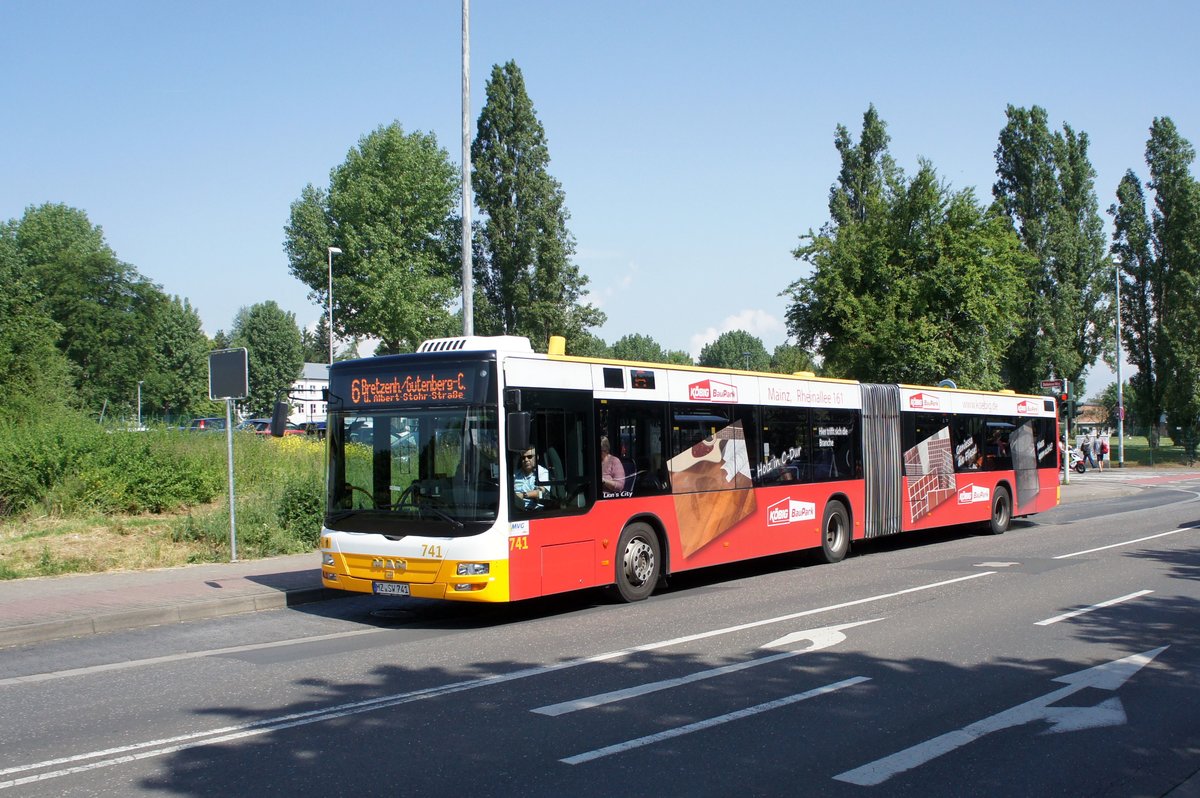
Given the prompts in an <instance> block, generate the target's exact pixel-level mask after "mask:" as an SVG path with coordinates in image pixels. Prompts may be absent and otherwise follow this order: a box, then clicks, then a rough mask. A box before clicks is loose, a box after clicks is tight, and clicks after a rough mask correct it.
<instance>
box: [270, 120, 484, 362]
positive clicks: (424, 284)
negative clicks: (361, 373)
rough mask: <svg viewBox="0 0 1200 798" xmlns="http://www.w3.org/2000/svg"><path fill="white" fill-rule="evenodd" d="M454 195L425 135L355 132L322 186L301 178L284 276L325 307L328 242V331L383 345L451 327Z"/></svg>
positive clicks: (446, 165) (408, 346) (444, 162)
mask: <svg viewBox="0 0 1200 798" xmlns="http://www.w3.org/2000/svg"><path fill="white" fill-rule="evenodd" d="M458 198H459V186H458V170H457V169H456V168H455V167H454V165H453V164H452V163H450V160H449V156H448V155H447V154H446V151H445V150H443V149H441V148H440V147H438V144H437V139H436V138H435V137H434V136H433V134H431V133H430V134H426V133H419V132H418V133H411V134H405V133H404V131H403V129H402V128H401V127H400V125H399V124H397V123H393V124H391V125H388V126H386V127H380V128H378V129H377V130H375V131H373V132H372V133H370V134H368V135H366V136H364V137H363V138H361V139H360V140H359V142H358V146H357V147H355V148H353V149H351V150H350V152H349V153H348V154H347V156H346V160H345V162H344V163H343V164H341V165H340V166H338V167H336V168H334V169H333V170H332V172H331V173H330V180H329V189H328V190H327V191H326V190H321V189H318V188H314V187H313V186H312V185H311V184H310V185H308V186H305V188H304V190H303V191H302V192H301V194H300V198H299V199H298V200H296V201H295V202H293V203H292V206H291V216H290V220H289V222H288V224H287V226H286V228H285V241H284V249H285V250H286V252H287V256H288V268H289V270H290V272H291V273H292V275H293V276H295V277H296V278H297V279H299V280H300V281H301V282H303V283H304V284H305V285H307V286H308V287H309V288H310V289H312V291H311V293H310V296H311V297H312V298H313V299H314V300H316V301H318V302H320V303H321V304H322V305H323V306H327V303H328V300H329V289H328V283H329V263H330V261H329V251H328V248H329V247H331V246H333V247H337V248H339V249H341V250H342V253H341V254H340V255H336V254H335V255H334V256H333V261H332V263H333V304H334V328H335V329H334V333H335V335H338V336H344V337H354V338H366V337H373V338H378V339H379V340H380V346H379V350H378V351H379V352H380V353H389V352H402V351H412V350H414V349H415V348H416V346H417V345H418V344H419V343H421V341H423V340H425V339H427V338H433V337H440V336H444V335H447V334H449V333H451V332H452V325H453V310H452V304H453V302H454V300H455V299H456V298H457V297H458V292H459V290H460V289H459V284H460V282H461V268H460V265H459V259H458V253H457V249H456V248H457V244H458V240H459V238H458V234H457V233H456V232H455V228H456V226H457V225H458V224H459V222H458V221H457V217H456V216H455V213H454V209H455V207H456V206H457V203H458ZM326 357H328V355H326Z"/></svg>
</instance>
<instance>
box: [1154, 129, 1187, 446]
mask: <svg viewBox="0 0 1200 798" xmlns="http://www.w3.org/2000/svg"><path fill="white" fill-rule="evenodd" d="M1195 159H1196V150H1195V149H1194V148H1193V147H1192V145H1191V143H1190V142H1189V141H1187V139H1185V138H1183V136H1181V135H1180V134H1179V131H1178V130H1177V129H1176V127H1175V123H1174V122H1173V121H1171V119H1170V118H1169V117H1161V118H1156V119H1155V120H1154V121H1153V123H1151V125H1150V139H1149V141H1147V142H1146V163H1147V164H1148V165H1149V167H1150V182H1149V184H1148V186H1149V188H1150V189H1151V190H1152V191H1153V192H1154V212H1153V214H1152V215H1151V229H1152V230H1153V231H1154V243H1155V249H1156V252H1157V254H1158V261H1159V269H1160V270H1161V272H1160V273H1161V275H1162V278H1161V282H1162V287H1161V296H1162V305H1161V308H1160V313H1159V318H1158V322H1159V326H1160V335H1161V344H1162V348H1163V350H1164V354H1165V357H1164V358H1163V360H1164V364H1163V365H1164V370H1163V371H1161V372H1159V375H1158V376H1159V377H1160V379H1164V382H1165V385H1164V386H1163V404H1164V407H1165V409H1166V412H1167V420H1168V425H1169V428H1170V430H1171V437H1172V438H1173V439H1174V441H1175V443H1176V444H1177V445H1182V446H1183V447H1184V449H1185V451H1186V454H1187V459H1188V460H1189V461H1193V460H1195V459H1196V446H1197V443H1198V437H1200V184H1198V183H1197V181H1196V180H1195V179H1194V178H1193V177H1192V175H1191V168H1192V163H1193V162H1194V161H1195Z"/></svg>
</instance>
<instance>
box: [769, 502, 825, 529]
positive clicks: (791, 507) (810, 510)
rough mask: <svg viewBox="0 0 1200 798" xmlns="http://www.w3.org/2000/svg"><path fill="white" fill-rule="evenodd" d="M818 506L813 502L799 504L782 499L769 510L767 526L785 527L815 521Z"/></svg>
mask: <svg viewBox="0 0 1200 798" xmlns="http://www.w3.org/2000/svg"><path fill="white" fill-rule="evenodd" d="M816 518H817V505H815V504H813V503H812V502H798V501H796V500H794V499H790V498H788V499H780V500H779V501H777V502H775V503H774V504H772V505H771V506H770V507H768V508H767V526H783V525H784V524H794V523H797V522H798V521H815V520H816Z"/></svg>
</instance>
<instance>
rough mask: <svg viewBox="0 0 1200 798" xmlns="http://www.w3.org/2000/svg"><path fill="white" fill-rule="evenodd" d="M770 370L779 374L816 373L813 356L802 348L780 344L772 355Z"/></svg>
mask: <svg viewBox="0 0 1200 798" xmlns="http://www.w3.org/2000/svg"><path fill="white" fill-rule="evenodd" d="M770 370H771V371H774V372H776V373H778V374H795V373H796V372H798V371H812V372H814V373H815V372H816V370H817V366H816V364H815V363H814V362H813V358H812V354H810V353H809V352H808V350H806V349H805V348H804V347H802V346H796V345H795V344H786V343H785V344H780V345H779V346H777V347H775V351H774V352H772V353H771V366H770Z"/></svg>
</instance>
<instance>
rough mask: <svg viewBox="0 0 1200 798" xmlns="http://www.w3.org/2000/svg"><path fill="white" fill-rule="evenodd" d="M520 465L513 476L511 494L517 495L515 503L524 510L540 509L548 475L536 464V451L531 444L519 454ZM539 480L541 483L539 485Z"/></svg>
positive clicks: (548, 478)
mask: <svg viewBox="0 0 1200 798" xmlns="http://www.w3.org/2000/svg"><path fill="white" fill-rule="evenodd" d="M520 466H521V467H520V469H518V470H516V473H515V475H514V476H513V494H514V495H515V496H516V497H517V503H518V504H519V505H520V506H521V507H523V508H524V509H526V510H540V509H542V503H541V500H542V498H544V497H545V495H546V486H545V483H547V482H549V480H550V475H549V474H548V473H547V472H546V469H545V468H543V467H542V466H539V465H538V464H537V452H535V451H534V450H533V447H532V446H531V447H530V448H528V449H526V450H525V451H524V452H523V453H522V454H521V463H520ZM539 482H541V483H542V484H541V485H539V484H538V483H539Z"/></svg>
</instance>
